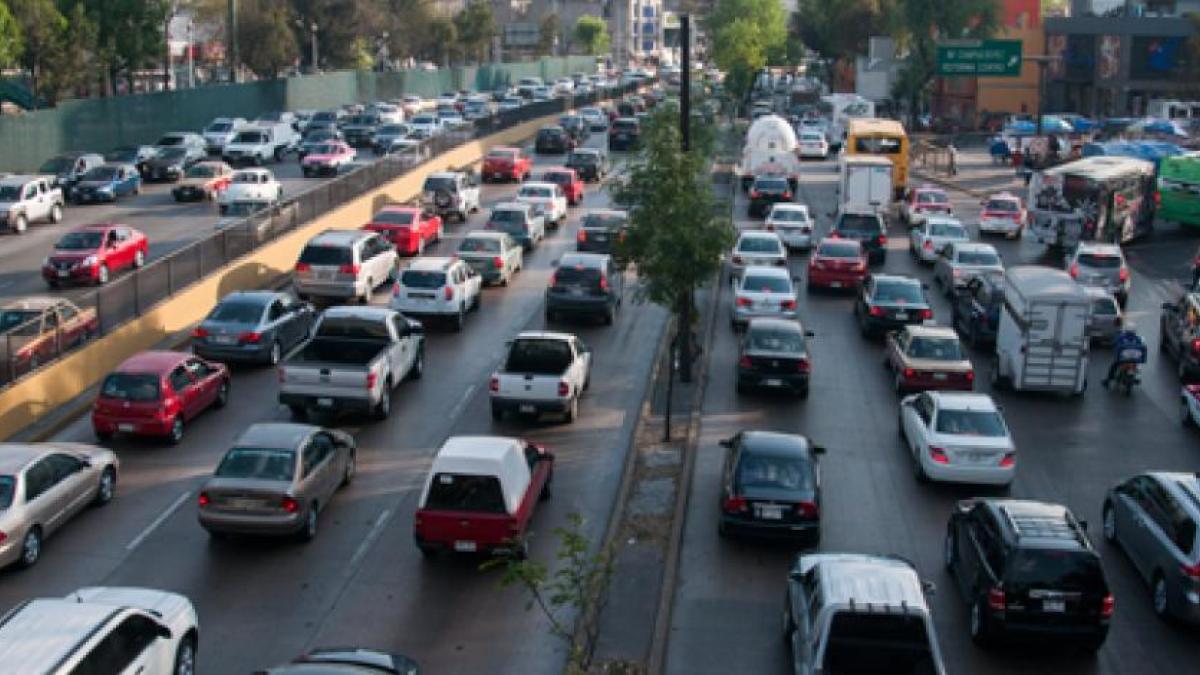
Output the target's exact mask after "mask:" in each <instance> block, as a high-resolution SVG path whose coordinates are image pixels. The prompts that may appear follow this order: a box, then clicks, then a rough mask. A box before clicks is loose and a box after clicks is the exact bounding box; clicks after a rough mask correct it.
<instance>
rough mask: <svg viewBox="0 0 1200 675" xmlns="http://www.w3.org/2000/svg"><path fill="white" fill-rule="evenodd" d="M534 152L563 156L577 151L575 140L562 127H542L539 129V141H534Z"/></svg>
mask: <svg viewBox="0 0 1200 675" xmlns="http://www.w3.org/2000/svg"><path fill="white" fill-rule="evenodd" d="M533 148H534V152H537V153H540V154H542V153H557V154H562V153H565V152H570V151H572V150H574V149H575V139H573V138H571V135H570V134H568V133H567V130H566V129H563V128H562V127H542V128H541V129H538V133H537V140H535V141H534V145H533Z"/></svg>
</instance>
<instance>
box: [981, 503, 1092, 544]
mask: <svg viewBox="0 0 1200 675" xmlns="http://www.w3.org/2000/svg"><path fill="white" fill-rule="evenodd" d="M989 503H990V505H991V507H992V509H994V511H995V512H996V515H997V516H998V517H999V520H1000V522H1001V523H1003V524H1004V525H1005V528H1006V529H1007V530H1008V531H1009V532H1011V533H1012V534H1013V535H1015V536H1016V537H1017V538H1019V539H1020V540H1021V542H1022V544H1032V545H1033V546H1036V547H1039V548H1073V549H1074V548H1080V547H1083V548H1088V546H1087V540H1086V539H1085V538H1084V537H1083V532H1082V530H1081V529H1080V528H1076V527H1073V526H1072V525H1071V524H1069V523H1068V517H1069V515H1070V510H1069V509H1067V507H1065V506H1063V505H1062V504H1054V503H1052V502H1042V501H1035V500H1030V499H995V500H990V502H989ZM1072 520H1073V519H1072Z"/></svg>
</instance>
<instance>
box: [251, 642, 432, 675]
mask: <svg viewBox="0 0 1200 675" xmlns="http://www.w3.org/2000/svg"><path fill="white" fill-rule="evenodd" d="M313 669H318V671H319V673H314V672H313ZM420 672H421V669H420V667H419V666H418V665H417V662H416V661H414V660H412V659H410V658H408V657H407V656H403V655H401V654H390V653H388V652H381V651H376V650H374V649H365V648H362V647H318V648H316V649H310V650H308V651H306V652H304V654H303V655H302V656H298V657H296V658H295V659H294V660H293V661H292V662H291V663H288V664H284V665H278V666H274V667H271V668H268V669H266V670H260V671H255V675H420Z"/></svg>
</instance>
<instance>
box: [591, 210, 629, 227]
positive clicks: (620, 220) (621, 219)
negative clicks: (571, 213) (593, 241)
mask: <svg viewBox="0 0 1200 675" xmlns="http://www.w3.org/2000/svg"><path fill="white" fill-rule="evenodd" d="M624 224H625V216H623V215H618V214H612V213H589V214H587V215H586V216H584V217H583V227H584V228H585V229H605V230H615V229H618V228H620V227H621V226H622V225H624Z"/></svg>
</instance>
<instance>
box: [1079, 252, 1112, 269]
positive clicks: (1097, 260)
mask: <svg viewBox="0 0 1200 675" xmlns="http://www.w3.org/2000/svg"><path fill="white" fill-rule="evenodd" d="M1076 260H1078V261H1079V264H1080V265H1083V266H1085V267H1094V268H1098V269H1106V270H1115V269H1119V268H1120V267H1121V257H1120V256H1116V255H1108V254H1102V253H1080V254H1079V257H1077V258H1076Z"/></svg>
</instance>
